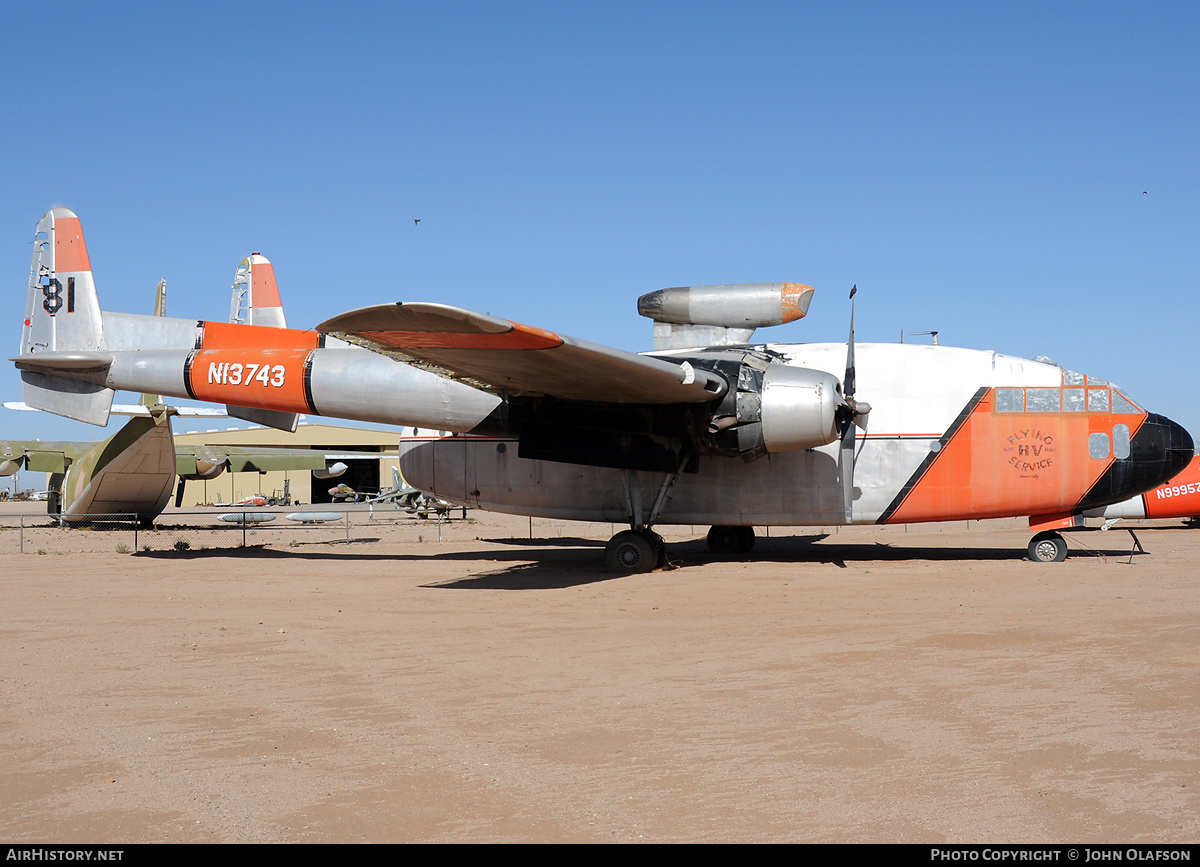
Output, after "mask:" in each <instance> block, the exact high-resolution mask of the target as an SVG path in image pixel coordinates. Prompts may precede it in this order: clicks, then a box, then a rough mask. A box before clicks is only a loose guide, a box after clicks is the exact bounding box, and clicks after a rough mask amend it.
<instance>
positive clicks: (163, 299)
mask: <svg viewBox="0 0 1200 867" xmlns="http://www.w3.org/2000/svg"><path fill="white" fill-rule="evenodd" d="M154 315H155V316H160V317H161V316H166V315H167V278H166V277H163V278H162V279H161V280H159V281H158V288H157V289H155V290H154ZM162 402H163V399H162V395H161V394H154V393H153V392H149V391H144V392H142V397H141V400H139V401H138V403H139V404H141V405H142V406H155V405H156V404H160V403H162Z"/></svg>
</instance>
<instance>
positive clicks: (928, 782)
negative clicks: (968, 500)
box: [0, 512, 1200, 843]
mask: <svg viewBox="0 0 1200 867" xmlns="http://www.w3.org/2000/svg"><path fill="white" fill-rule="evenodd" d="M471 517H472V518H473V522H463V521H457V522H454V523H453V524H452V525H450V526H448V527H445V528H444V533H443V539H442V541H441V542H438V541H436V533H435V532H434V533H431V528H430V526H429V525H428V524H427V523H426V524H424V525H423V526H418V523H419V522H417V521H416V520H415V519H412V518H401V519H398V520H395V521H381V522H379V523H378V525H377V526H375V527H373V528H372V529H373V532H372V534H371V536H370V538H371V539H373V540H374V541H356V542H354V543H352V544H349V545H347V544H344V543H343V544H324V543H318V542H304V543H303V544H299V545H294V546H285V545H280V546H270V547H256V548H249V549H244V550H236V549H235V550H224V551H196V550H190V551H183V552H177V551H173V550H170V551H150V552H141V551H139V552H138V553H136V554H129V553H127V554H119V553H116V551H115V550H112V548H111V547H110V548H108V550H104V551H101V552H98V553H91V554H79V553H65V554H55V553H53V552H52V551H47V554H46V555H44V556H38V555H37V554H35V553H27V554H23V555H22V554H16V553H10V554H6V555H5V561H6V562H5V568H4V573H3V575H2V576H0V587H2V588H3V608H2V611H3V614H2V616H0V653H2V656H0V660H2V662H0V698H2V700H3V713H2V714H0V733H2V740H0V768H2V770H0V780H2V786H0V839H3V840H6V841H8V842H22V841H37V842H56V843H66V842H108V843H134V842H146V841H172V842H193V841H199V842H241V841H246V842H275V841H321V842H328V841H347V842H349V841H380V842H394V841H422V842H428V841H435V842H457V841H547V842H549V841H571V842H592V841H655V842H660V841H720V842H730V841H823V842H853V841H876V842H891V841H901V842H941V841H949V842H967V841H974V842H990V841H1018V842H1043V841H1052V842H1104V841H1109V842H1195V841H1197V840H1200V779H1198V776H1197V772H1198V771H1200V723H1198V721H1197V707H1198V706H1200V701H1198V699H1200V677H1198V676H1197V660H1198V659H1200V654H1198V653H1197V651H1198V649H1200V648H1198V644H1200V628H1198V625H1197V613H1198V610H1200V578H1198V575H1197V569H1196V562H1197V559H1198V556H1200V531H1191V530H1186V529H1183V527H1182V526H1181V522H1177V521H1176V522H1162V523H1160V524H1158V525H1154V524H1138V525H1134V527H1135V530H1136V531H1137V533H1138V536H1139V537H1140V539H1141V541H1142V544H1143V545H1144V546H1145V548H1146V551H1147V552H1148V553H1146V554H1144V555H1138V556H1135V557H1132V558H1131V557H1130V556H1129V548H1130V537H1129V535H1128V534H1127V533H1124V532H1121V531H1119V530H1113V531H1110V532H1108V533H1099V532H1092V533H1088V534H1086V535H1084V536H1080V537H1076V538H1075V539H1073V541H1072V551H1073V555H1072V557H1071V558H1070V559H1068V561H1067V562H1065V563H1060V564H1035V563H1031V562H1028V561H1027V560H1025V559H1024V558H1025V545H1026V542H1027V541H1028V538H1029V532H1028V530H1027V529H1026V528H1025V527H1024V526H1023V524H1022V522H1020V521H1000V522H983V523H978V522H974V523H971V524H970V525H967V524H964V523H961V522H960V523H958V524H953V525H932V526H926V527H918V526H916V525H913V526H910V527H908V528H907V531H906V529H905V528H900V527H889V528H873V527H867V528H849V529H847V528H843V529H841V531H840V532H836V533H835V532H834V531H833V529H832V528H828V529H825V530H821V529H803V530H787V531H783V530H779V529H775V530H773V531H771V537H770V538H762V535H761V531H760V538H759V545H758V549H757V550H756V552H755V556H754V557H753V559H746V560H742V561H737V562H719V561H716V560H714V559H713V558H712V557H710V556H709V554H708V553H707V550H706V548H705V545H704V541H703V533H704V531H705V530H706V529H707V528H704V527H697V528H695V532H694V533H693V532H692V531H691V528H687V527H683V528H669V529H667V531H666V532H665V535H666V536H667V538H668V540H669V541H670V542H671V545H670V554H671V559H672V561H673V562H674V563H675V564H677V565H678V568H675V569H672V570H669V571H659V572H655V573H653V574H648V575H635V576H630V577H621V578H615V577H612V576H610V575H609V574H607V573H605V572H604V571H603V557H602V552H603V542H604V540H605V539H606V538H607V536H608V532H609V528H608V526H607V525H603V526H597V525H583V524H565V523H561V522H551V521H542V520H535V521H534V522H533V523H532V533H533V535H534V536H535V537H537V541H536V542H535V543H532V544H531V542H530V541H529V539H528V536H529V534H530V524H529V522H528V521H527V520H526V519H524V518H512V517H505V516H499V515H489V514H486V513H478V512H476V513H472V515H471ZM618 529H619V528H618ZM418 535H420V536H421V537H422V540H421V541H418V540H417V537H418ZM1089 549H1093V551H1094V552H1093V551H1089ZM1131 560H1132V562H1131Z"/></svg>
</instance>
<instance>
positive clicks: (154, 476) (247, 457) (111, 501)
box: [0, 404, 378, 523]
mask: <svg viewBox="0 0 1200 867" xmlns="http://www.w3.org/2000/svg"><path fill="white" fill-rule="evenodd" d="M149 409H150V411H151V413H152V414H151V415H150V416H148V417H146V416H139V417H135V418H132V419H130V420H129V421H128V422H126V423H125V425H124V426H122V427H121V429H120V430H118V431H117V432H116V433H115V434H113V435H112V436H111V437H109V438H108V439H106V440H104V441H103V442H99V443H72V442H41V441H35V442H30V441H14V440H0V476H11V475H12V474H13V473H15V472H17V471H18V470H26V471H29V472H44V473H49V474H50V485H49V495H48V497H47V511H48V512H49V513H50V514H52V515H59V514H61V515H71V516H82V515H111V514H136V515H137V516H138V518H139V519H141V520H142V522H143V523H149V522H150V521H152V520H153V519H154V518H156V517H157V516H158V515H159V514H160V513H161V512H162V510H163V509H164V508H166V505H167V502H168V501H169V500H170V498H171V488H172V487H173V486H174V485H175V480H176V478H178V479H179V486H178V490H177V493H176V506H178V505H180V503H181V502H182V500H183V490H184V483H185V482H187V481H197V480H201V479H215V478H216V477H217V476H219V475H221V473H223V472H225V471H226V470H228V471H229V472H234V473H244V472H260V473H265V472H270V471H272V470H312V471H317V472H319V473H327V472H329V471H330V470H331V469H336V467H337V466H339V465H340V466H341V468H342V470H343V471H344V470H345V468H346V465H345V464H339V463H338V462H337V457H342V455H338V456H337V457H328V458H327V457H326V455H325V454H324V453H323V452H320V451H313V450H310V449H267V448H262V449H260V448H248V447H236V446H196V447H185V446H176V445H175V441H174V439H173V438H172V436H171V423H170V417H171V415H172V414H173V412H174V408H173V407H169V406H165V405H162V404H159V405H157V406H154V407H150V408H149ZM371 457H378V455H371Z"/></svg>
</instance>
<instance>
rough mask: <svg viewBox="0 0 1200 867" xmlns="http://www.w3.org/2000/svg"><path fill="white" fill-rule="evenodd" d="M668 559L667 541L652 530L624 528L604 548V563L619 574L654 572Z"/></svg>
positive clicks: (611, 570) (609, 569)
mask: <svg viewBox="0 0 1200 867" xmlns="http://www.w3.org/2000/svg"><path fill="white" fill-rule="evenodd" d="M666 559H667V546H666V543H665V542H663V539H662V536H660V535H658V533H655V532H653V531H652V530H623V531H622V532H620V533H617V535H615V536H613V537H612V538H611V539H609V540H608V544H607V545H606V546H605V548H604V565H605V566H607V567H608V571H609V572H612V573H614V574H617V575H636V574H637V573H639V572H653V571H654V569H656V568H657V567H659V566H662V565H663V563H664V562H665V561H666Z"/></svg>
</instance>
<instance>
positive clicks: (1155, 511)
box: [1087, 456, 1200, 529]
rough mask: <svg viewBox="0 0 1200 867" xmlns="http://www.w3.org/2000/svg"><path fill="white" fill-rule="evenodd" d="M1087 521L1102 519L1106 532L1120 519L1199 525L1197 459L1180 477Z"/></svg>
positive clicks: (1098, 512) (1094, 512)
mask: <svg viewBox="0 0 1200 867" xmlns="http://www.w3.org/2000/svg"><path fill="white" fill-rule="evenodd" d="M1087 517H1089V518H1104V528H1105V529H1107V528H1108V527H1111V526H1112V525H1113V524H1115V523H1116V522H1117V521H1119V520H1121V519H1123V518H1124V519H1141V518H1190V519H1192V520H1191V523H1192V524H1193V525H1196V524H1197V523H1200V456H1195V457H1193V458H1192V460H1191V463H1189V464H1188V465H1187V467H1186V468H1185V469H1184V471H1183V472H1182V473H1180V474H1179V475H1177V476H1175V477H1174V478H1172V479H1169V480H1168V481H1167V482H1166V484H1162V485H1159V486H1158V487H1157V488H1155V489H1154V490H1152V491H1146V493H1144V494H1138V495H1137V496H1136V497H1131V498H1129V499H1128V500H1125V501H1123V502H1120V503H1114V504H1113V505H1111V506H1105V507H1104V508H1103V509H1094V510H1092V511H1089V512H1088V513H1087Z"/></svg>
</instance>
